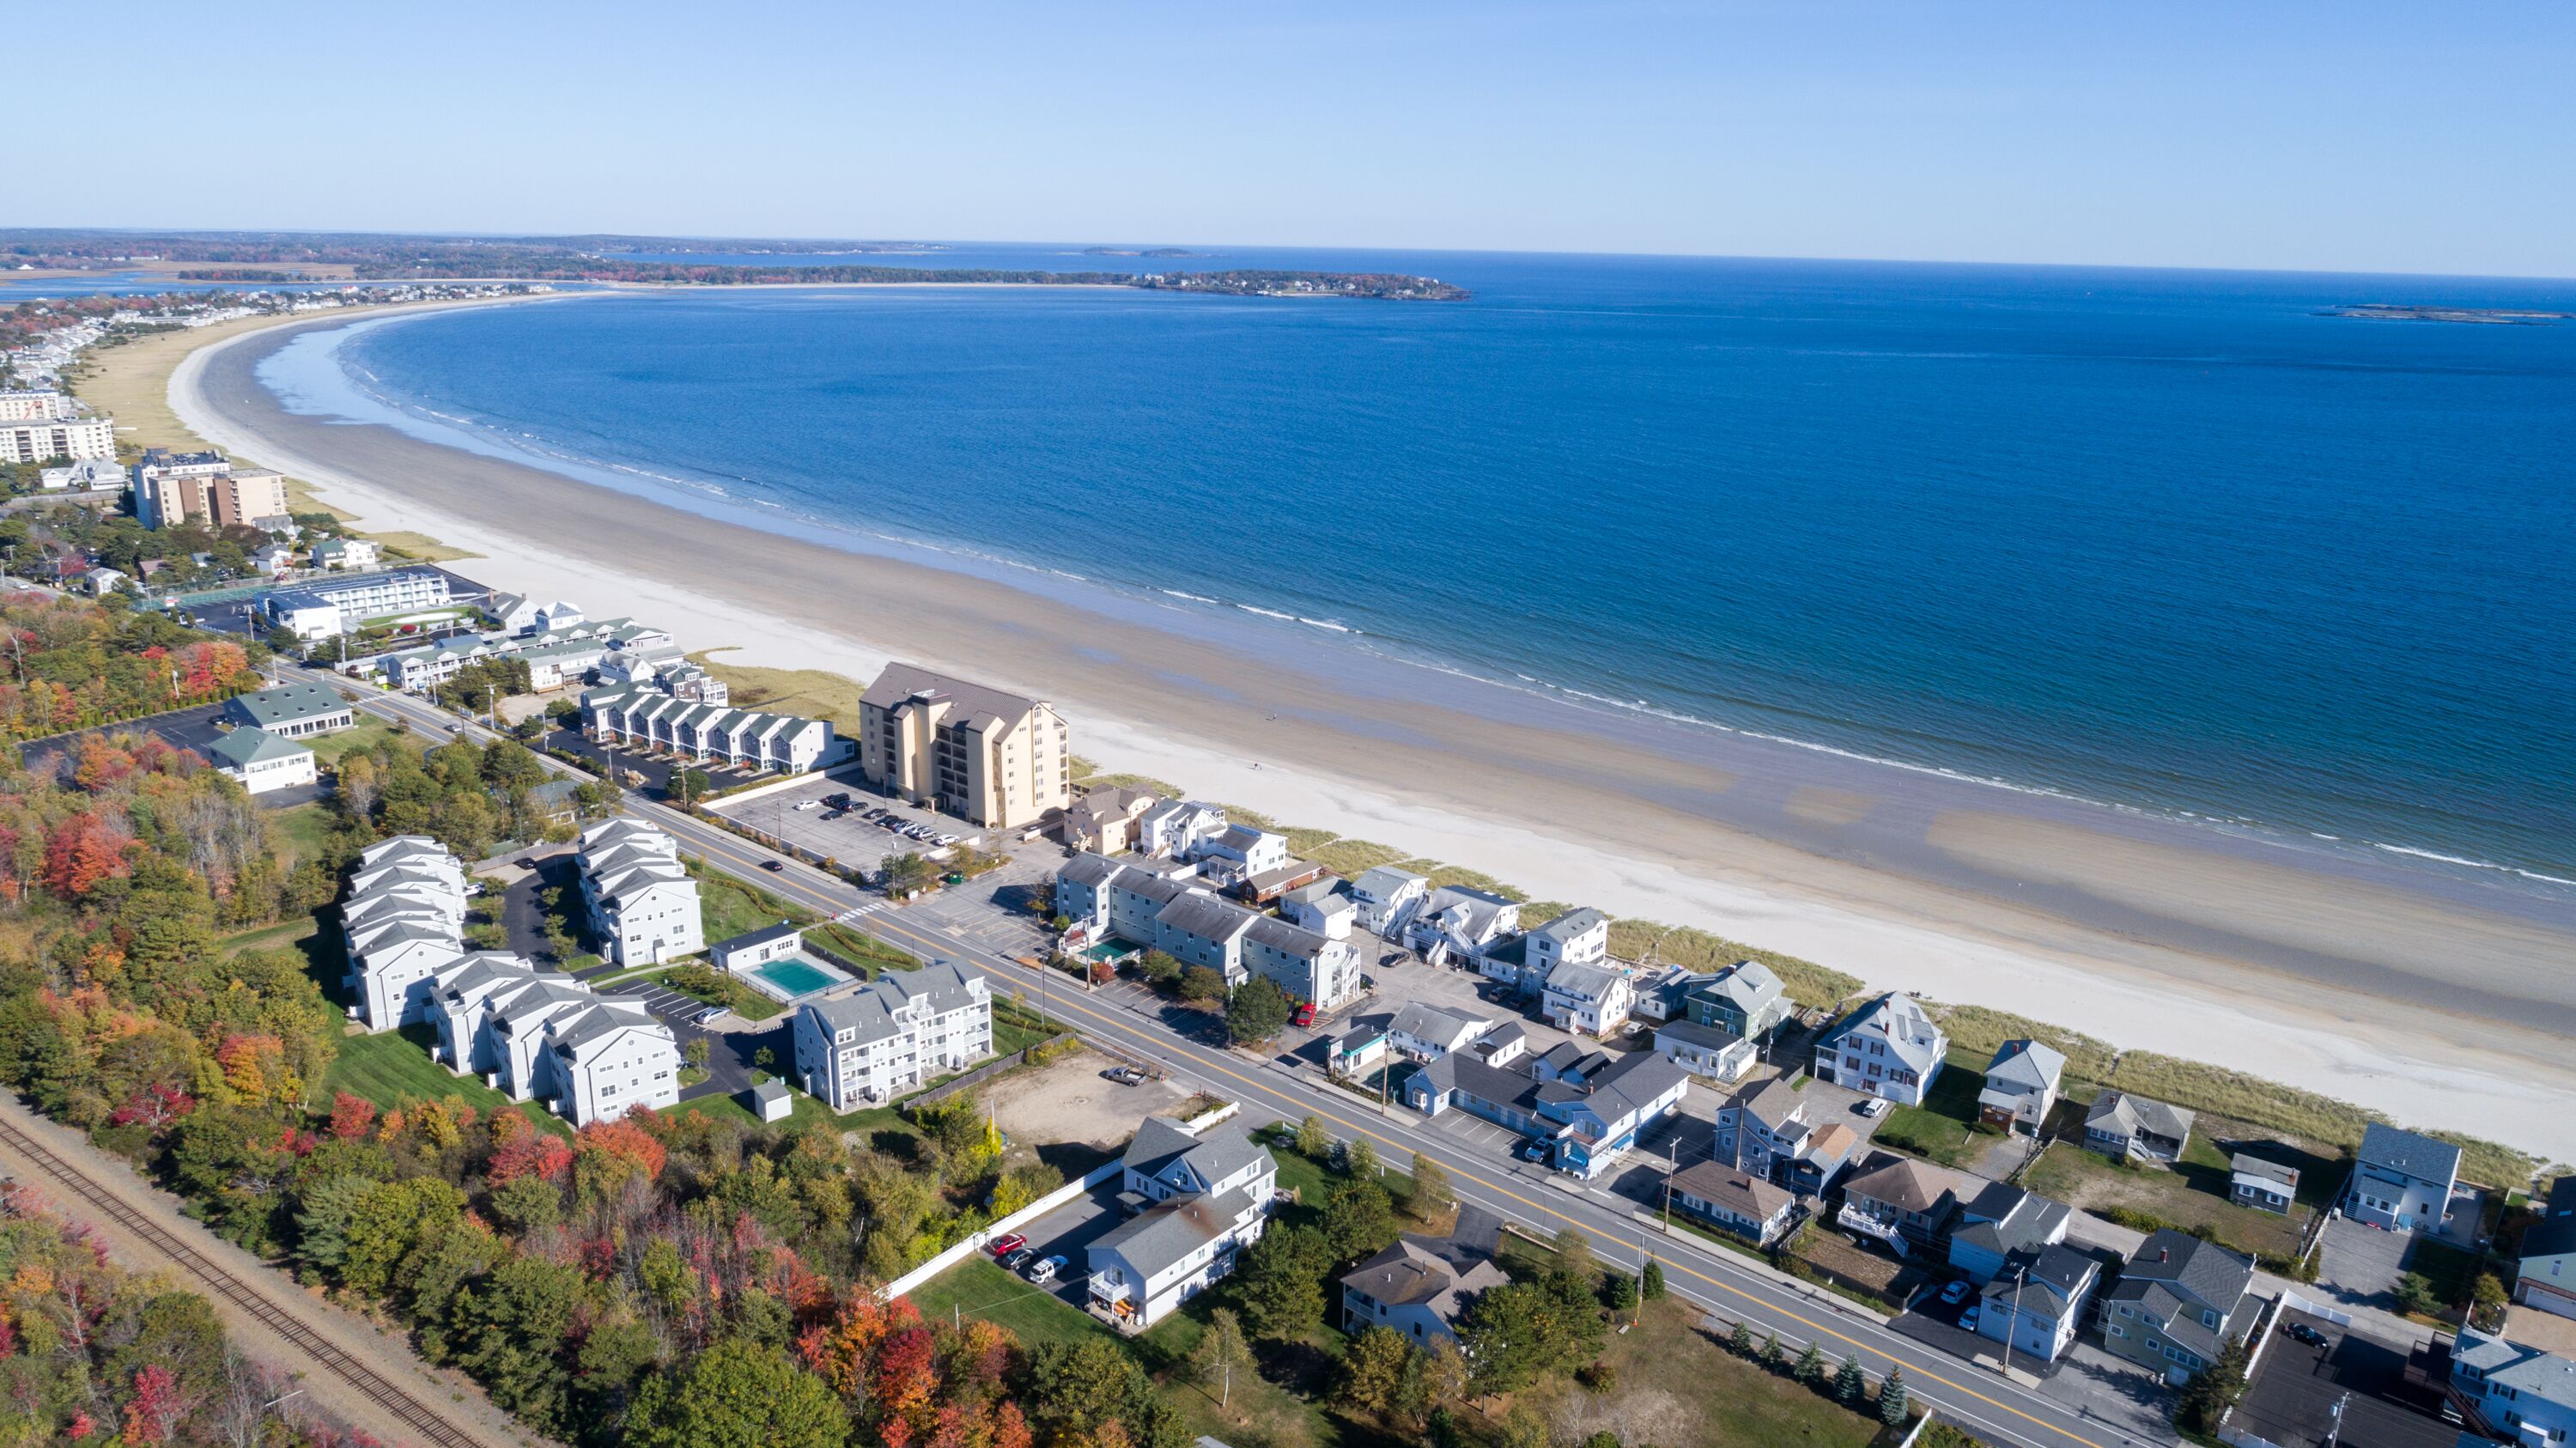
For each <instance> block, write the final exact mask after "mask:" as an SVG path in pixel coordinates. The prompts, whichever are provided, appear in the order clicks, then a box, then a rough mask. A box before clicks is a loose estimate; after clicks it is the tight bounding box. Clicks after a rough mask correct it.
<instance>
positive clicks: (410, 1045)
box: [313, 1026, 572, 1136]
mask: <svg viewBox="0 0 2576 1448" xmlns="http://www.w3.org/2000/svg"><path fill="white" fill-rule="evenodd" d="M436 1039H437V1037H436V1034H435V1033H434V1032H433V1031H432V1030H431V1029H430V1028H429V1027H427V1026H406V1027H404V1028H403V1029H402V1030H401V1031H399V1032H396V1031H387V1032H384V1033H383V1034H381V1035H373V1036H350V1037H347V1038H345V1039H343V1040H342V1041H341V1042H340V1054H339V1056H338V1058H337V1059H335V1060H333V1061H332V1062H331V1069H330V1070H328V1071H325V1072H323V1073H322V1080H321V1082H320V1083H319V1084H317V1085H316V1086H315V1087H314V1090H313V1100H314V1101H315V1102H316V1103H317V1104H318V1105H324V1106H327V1105H329V1104H330V1101H331V1097H332V1095H333V1094H334V1093H336V1092H341V1091H346V1092H348V1093H350V1094H351V1095H353V1096H363V1097H365V1098H367V1099H368V1100H369V1101H372V1102H374V1103H376V1105H378V1106H380V1107H383V1108H385V1109H387V1110H390V1109H392V1108H393V1107H394V1106H395V1104H397V1103H398V1102H400V1101H401V1100H402V1099H403V1098H404V1097H406V1096H408V1097H410V1098H412V1099H413V1100H415V1101H444V1100H446V1099H447V1098H448V1097H450V1096H457V1097H462V1098H464V1101H465V1104H466V1105H468V1106H471V1107H473V1108H474V1109H475V1110H476V1111H478V1112H484V1111H512V1110H515V1111H518V1112H520V1113H522V1114H523V1115H525V1116H526V1117H527V1118H528V1119H529V1120H531V1121H533V1122H535V1123H537V1125H538V1126H540V1127H542V1128H544V1129H545V1130H547V1131H551V1132H553V1133H554V1134H555V1135H557V1136H570V1135H572V1128H571V1127H570V1126H568V1125H566V1124H565V1123H564V1121H563V1120H562V1118H560V1117H558V1116H556V1115H555V1114H554V1113H553V1112H551V1111H548V1110H546V1109H545V1108H544V1107H542V1106H539V1105H537V1104H536V1103H534V1102H521V1101H512V1100H511V1099H510V1098H509V1097H507V1096H504V1095H502V1094H501V1093H500V1092H498V1091H495V1090H493V1089H492V1088H491V1087H489V1086H486V1085H484V1084H483V1083H482V1082H480V1081H478V1080H476V1079H475V1078H473V1077H471V1076H456V1075H451V1074H449V1072H448V1069H447V1068H446V1067H445V1066H442V1065H440V1064H438V1062H436V1061H435V1060H432V1059H431V1058H430V1054H429V1048H430V1045H431V1044H432V1043H433V1042H434V1041H435V1040H436Z"/></svg>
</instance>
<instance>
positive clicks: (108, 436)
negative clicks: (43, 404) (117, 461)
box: [0, 417, 116, 463]
mask: <svg viewBox="0 0 2576 1448" xmlns="http://www.w3.org/2000/svg"><path fill="white" fill-rule="evenodd" d="M115 456H116V424H115V423H114V422H113V421H111V420H109V419H107V418H104V417H57V418H50V419H46V420H43V421H28V422H0V463H43V462H52V461H53V460H54V459H56V458H70V459H71V460H72V461H74V462H80V461H83V460H85V459H89V458H112V457H115Z"/></svg>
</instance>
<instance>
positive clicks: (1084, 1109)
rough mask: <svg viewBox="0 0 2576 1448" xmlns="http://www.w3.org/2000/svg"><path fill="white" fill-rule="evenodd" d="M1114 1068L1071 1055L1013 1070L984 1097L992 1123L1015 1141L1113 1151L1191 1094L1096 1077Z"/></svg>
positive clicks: (1089, 1056)
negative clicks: (1141, 1125) (1149, 1120)
mask: <svg viewBox="0 0 2576 1448" xmlns="http://www.w3.org/2000/svg"><path fill="white" fill-rule="evenodd" d="M1117 1064H1118V1063H1117V1062H1115V1061H1112V1060H1110V1059H1109V1058H1108V1057H1106V1056H1103V1055H1101V1054H1100V1053H1098V1052H1096V1051H1076V1052H1074V1053H1073V1054H1072V1055H1069V1056H1067V1057H1065V1058H1064V1059H1062V1060H1060V1061H1052V1062H1049V1063H1048V1064H1047V1065H1045V1066H1043V1067H1040V1068H1039V1069H1037V1070H1035V1071H1014V1072H1012V1073H1011V1074H1010V1075H1008V1076H1005V1077H1003V1078H1002V1079H1001V1080H1000V1081H999V1082H997V1083H995V1084H994V1085H993V1086H992V1087H991V1088H990V1089H989V1090H988V1091H987V1092H986V1094H985V1100H986V1101H987V1102H989V1103H990V1104H991V1106H992V1108H993V1119H994V1120H995V1121H996V1122H998V1123H1000V1125H1001V1128H1002V1129H1003V1130H1004V1131H1006V1132H1009V1133H1010V1134H1011V1138H1012V1140H1014V1141H1019V1142H1028V1143H1045V1142H1080V1143H1082V1144H1083V1145H1085V1146H1088V1147H1091V1148H1093V1149H1094V1150H1095V1151H1098V1152H1110V1151H1114V1150H1116V1149H1117V1148H1118V1147H1119V1146H1120V1145H1121V1144H1123V1143H1124V1142H1125V1141H1126V1140H1127V1138H1128V1137H1130V1136H1132V1135H1134V1134H1135V1132H1136V1123H1137V1122H1139V1121H1142V1120H1144V1119H1145V1118H1146V1117H1148V1116H1158V1115H1165V1114H1168V1113H1170V1112H1171V1111H1172V1110H1173V1109H1174V1108H1176V1107H1178V1106H1180V1105H1181V1104H1182V1103H1183V1102H1185V1101H1187V1100H1189V1099H1190V1093H1189V1092H1188V1091H1185V1090H1183V1089H1182V1088H1180V1087H1178V1086H1175V1085H1173V1084H1172V1083H1171V1082H1169V1081H1147V1082H1144V1083H1142V1084H1140V1085H1135V1086H1121V1085H1119V1084H1118V1083H1117V1082H1115V1081H1112V1080H1110V1079H1108V1078H1107V1077H1105V1076H1103V1075H1101V1074H1100V1073H1101V1072H1103V1071H1106V1070H1108V1069H1110V1068H1111V1067H1113V1066H1115V1065H1117Z"/></svg>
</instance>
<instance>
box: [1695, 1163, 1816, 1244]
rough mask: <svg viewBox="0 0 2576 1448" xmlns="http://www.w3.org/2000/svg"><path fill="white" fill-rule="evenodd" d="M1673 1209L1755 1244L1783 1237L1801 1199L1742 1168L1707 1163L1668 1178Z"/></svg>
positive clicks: (1766, 1242) (1770, 1241)
mask: <svg viewBox="0 0 2576 1448" xmlns="http://www.w3.org/2000/svg"><path fill="white" fill-rule="evenodd" d="M1664 1194H1665V1197H1666V1199H1667V1200H1668V1201H1669V1203H1670V1204H1671V1206H1672V1209H1673V1210H1674V1211H1676V1212H1678V1213H1680V1214H1682V1215H1683V1216H1686V1217H1691V1218H1694V1219H1696V1220H1698V1221H1701V1222H1705V1223H1707V1224H1708V1225H1710V1226H1712V1227H1715V1228H1717V1229H1718V1230H1719V1231H1722V1232H1732V1233H1734V1234H1735V1235H1736V1236H1738V1237H1741V1238H1743V1239H1744V1240H1745V1241H1748V1242H1750V1243H1752V1244H1753V1245H1754V1246H1756V1247H1768V1246H1770V1245H1771V1244H1772V1243H1774V1242H1776V1241H1778V1240H1780V1236H1781V1234H1782V1233H1784V1232H1786V1231H1788V1230H1789V1224H1790V1222H1791V1221H1793V1220H1794V1219H1795V1216H1796V1213H1797V1208H1798V1199H1797V1198H1796V1197H1794V1196H1792V1195H1790V1194H1789V1193H1788V1192H1787V1191H1786V1190H1784V1189H1782V1188H1780V1187H1777V1186H1774V1185H1772V1184H1771V1183H1770V1182H1768V1181H1766V1180H1764V1179H1763V1178H1761V1177H1759V1176H1756V1175H1755V1174H1753V1173H1752V1172H1749V1171H1746V1170H1744V1169H1743V1168H1742V1167H1736V1166H1728V1165H1726V1164H1725V1163H1724V1162H1717V1161H1703V1162H1698V1163H1695V1164H1693V1165H1691V1166H1687V1167H1684V1168H1682V1169H1681V1170H1680V1171H1677V1172H1675V1173H1673V1174H1672V1175H1671V1176H1669V1177H1667V1178H1665V1180H1664Z"/></svg>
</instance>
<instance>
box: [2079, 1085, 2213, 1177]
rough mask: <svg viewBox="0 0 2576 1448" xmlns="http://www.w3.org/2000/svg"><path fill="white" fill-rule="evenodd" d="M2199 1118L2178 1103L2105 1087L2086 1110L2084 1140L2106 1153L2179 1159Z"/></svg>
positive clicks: (2156, 1158) (2134, 1156)
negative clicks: (2133, 1094)
mask: <svg viewBox="0 0 2576 1448" xmlns="http://www.w3.org/2000/svg"><path fill="white" fill-rule="evenodd" d="M2196 1119H2198V1118H2197V1117H2196V1116H2195V1115H2194V1114H2193V1113H2192V1112H2189V1111H2186V1110H2184V1109H2183V1108H2181V1107H2179V1106H2168V1105H2166V1104H2165V1103H2164V1102H2162V1101H2151V1100H2149V1099H2148V1098H2146V1097H2144V1096H2132V1095H2130V1094H2129V1093H2127V1092H2125V1091H2105V1092H2103V1093H2102V1094H2101V1095H2099V1096H2096V1097H2094V1098H2093V1105H2092V1106H2091V1107H2090V1108H2088V1109H2087V1110H2086V1111H2085V1113H2084V1144H2085V1145H2086V1146H2088V1147H2091V1148H2092V1149H2093V1150H2095V1151H2098V1152H2100V1153H2102V1154H2103V1155H2104V1156H2112V1157H2127V1158H2128V1159H2130V1160H2132V1161H2176V1160H2179V1159H2180V1158H2181V1157H2182V1149H2183V1144H2184V1143H2186V1142H2188V1141H2190V1140H2191V1126H2192V1122H2193V1121H2195V1120H2196Z"/></svg>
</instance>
